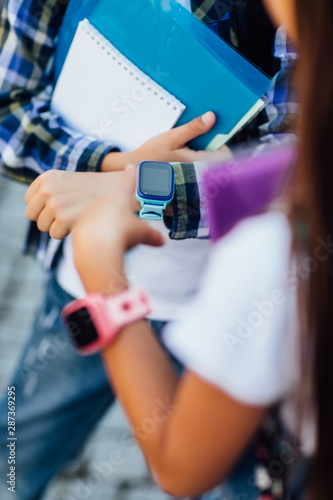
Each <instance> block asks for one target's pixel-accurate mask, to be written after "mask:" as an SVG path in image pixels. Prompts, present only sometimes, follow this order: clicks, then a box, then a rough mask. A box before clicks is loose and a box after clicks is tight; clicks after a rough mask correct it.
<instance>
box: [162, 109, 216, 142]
mask: <svg viewBox="0 0 333 500" xmlns="http://www.w3.org/2000/svg"><path fill="white" fill-rule="evenodd" d="M215 121H216V117H215V115H214V113H213V112H212V111H208V112H207V113H205V114H204V115H202V116H199V117H197V118H194V120H191V121H190V122H188V123H185V125H180V126H179V127H176V128H174V129H172V130H171V131H170V134H172V140H173V141H174V142H175V143H176V147H182V146H184V145H185V144H186V143H188V142H189V141H191V140H192V139H194V138H195V137H198V136H199V135H202V134H205V133H206V132H208V131H209V130H210V129H211V128H212V127H213V125H214V124H215Z"/></svg>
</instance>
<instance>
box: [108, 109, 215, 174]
mask: <svg viewBox="0 0 333 500" xmlns="http://www.w3.org/2000/svg"><path fill="white" fill-rule="evenodd" d="M214 123H215V115H214V113H212V112H211V111H208V113H205V114H204V115H202V116H199V117H198V118H195V119H194V120H192V121H190V122H188V123H186V124H185V125H180V126H179V127H175V128H173V129H171V130H169V131H168V132H164V133H163V134H159V135H157V136H155V137H153V138H152V139H149V140H148V141H146V142H145V143H144V144H143V145H142V146H140V147H139V148H138V149H136V150H135V151H131V152H130V153H109V154H107V155H106V156H105V158H104V160H103V163H102V170H103V171H105V172H107V171H112V170H121V169H123V168H125V166H126V165H127V164H129V163H132V164H134V165H138V164H139V163H140V162H142V161H149V160H152V161H165V162H168V163H170V162H195V161H200V160H202V159H205V160H207V161H209V159H215V157H216V152H215V151H194V150H193V149H190V148H189V147H187V146H186V144H187V143H188V142H189V141H191V140H192V139H194V138H195V137H198V136H199V135H203V134H205V133H206V132H208V131H209V130H210V129H211V128H212V127H213V125H214Z"/></svg>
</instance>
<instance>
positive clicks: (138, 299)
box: [62, 288, 152, 355]
mask: <svg viewBox="0 0 333 500" xmlns="http://www.w3.org/2000/svg"><path fill="white" fill-rule="evenodd" d="M151 311H152V304H151V300H150V297H149V295H148V292H147V290H146V289H145V288H133V289H128V290H125V291H123V292H120V293H117V294H115V295H110V296H107V295H103V294H100V293H91V294H88V295H87V296H86V297H85V298H83V299H77V300H73V302H70V303H69V304H68V305H67V306H65V307H64V309H63V310H62V318H63V320H64V322H65V325H66V327H67V329H68V331H69V334H70V338H71V340H72V342H73V344H74V347H75V349H76V350H77V351H78V352H79V353H80V354H83V355H87V354H93V353H95V352H98V351H100V350H101V349H103V348H104V347H106V346H107V345H109V344H111V343H112V342H113V341H114V340H115V338H116V337H117V335H118V333H119V332H120V331H121V330H122V328H124V326H126V325H129V324H130V323H134V322H135V321H138V320H139V319H143V318H145V317H146V316H147V315H148V314H149V313H151Z"/></svg>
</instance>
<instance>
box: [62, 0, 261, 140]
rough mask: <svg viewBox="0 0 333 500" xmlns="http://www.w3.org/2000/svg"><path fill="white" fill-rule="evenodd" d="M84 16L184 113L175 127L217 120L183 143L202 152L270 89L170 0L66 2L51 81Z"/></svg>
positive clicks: (247, 64)
mask: <svg viewBox="0 0 333 500" xmlns="http://www.w3.org/2000/svg"><path fill="white" fill-rule="evenodd" d="M84 18H87V19H88V20H89V21H90V22H91V24H93V26H95V27H96V28H97V29H98V30H99V31H100V32H101V33H102V34H103V35H104V36H105V37H106V38H107V39H108V40H110V42H111V43H112V44H113V45H114V46H115V47H116V48H117V49H118V50H119V51H120V52H122V53H123V54H124V55H125V56H126V57H127V58H128V59H130V60H131V61H132V62H133V63H134V64H135V65H136V66H138V67H139V68H140V69H141V70H142V71H143V72H144V73H146V74H147V75H148V76H149V77H150V78H152V79H153V80H155V81H156V82H157V83H158V84H159V85H161V86H162V87H163V88H165V89H166V90H167V91H168V92H170V93H171V94H173V95H174V96H175V97H176V98H177V99H179V100H180V101H181V102H182V103H183V104H184V105H185V106H186V110H185V111H184V113H183V114H182V116H181V117H180V119H179V121H178V123H177V125H181V124H183V123H186V122H188V121H189V120H191V119H192V118H194V117H196V116H199V115H201V114H202V113H204V112H206V111H209V110H210V111H214V112H215V114H216V116H217V122H216V124H215V126H214V127H213V129H212V130H211V131H210V132H208V133H207V134H205V135H204V136H201V137H198V138H196V139H195V140H194V141H192V142H191V143H190V146H191V147H193V148H194V149H205V148H206V147H207V145H208V144H209V143H211V141H212V140H213V139H214V138H215V137H216V135H217V134H229V133H230V131H231V130H232V129H233V128H234V127H235V126H236V125H237V123H238V122H239V121H240V120H241V119H242V118H243V116H244V115H245V114H246V113H248V111H249V110H250V109H251V108H252V107H253V106H254V105H255V103H256V102H257V101H258V100H259V99H260V98H261V97H262V96H263V94H265V92H266V91H267V89H268V88H269V86H270V83H271V82H270V79H269V78H268V77H267V76H266V75H264V74H263V73H262V72H261V71H260V70H259V69H257V68H256V67H255V66H253V65H252V64H251V63H250V62H249V61H248V60H246V59H245V58H244V57H243V56H241V55H240V54H239V53H238V52H237V51H236V50H234V49H233V48H232V47H230V46H229V45H228V44H227V43H226V42H224V41H223V40H222V39H221V38H220V37H219V36H218V35H216V34H215V33H214V32H213V31H212V30H211V29H210V28H208V27H207V26H206V25H205V24H204V23H202V22H201V21H200V20H199V19H197V18H196V17H195V16H194V15H193V14H192V13H191V12H188V11H187V10H186V9H185V8H184V7H183V6H182V5H181V4H179V2H178V1H177V0H126V1H124V0H99V1H98V2H97V4H96V3H95V2H93V1H92V0H71V1H70V3H69V6H68V8H67V12H66V15H65V18H64V22H63V25H62V28H61V32H60V37H59V43H58V49H57V54H56V66H55V78H56V79H57V78H58V77H59V74H60V72H61V69H62V66H63V63H64V61H65V58H66V55H67V52H68V50H69V47H70V44H71V42H72V39H73V37H74V34H75V31H76V28H77V25H78V23H79V21H81V20H82V19H84Z"/></svg>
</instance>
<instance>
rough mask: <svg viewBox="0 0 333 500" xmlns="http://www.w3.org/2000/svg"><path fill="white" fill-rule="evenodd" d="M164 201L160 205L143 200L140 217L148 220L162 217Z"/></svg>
mask: <svg viewBox="0 0 333 500" xmlns="http://www.w3.org/2000/svg"><path fill="white" fill-rule="evenodd" d="M165 205H166V204H165V203H164V204H163V205H162V204H161V205H157V204H155V203H154V204H150V203H146V202H144V203H143V205H142V208H141V210H140V217H142V218H143V219H149V220H161V219H163V210H164V209H165Z"/></svg>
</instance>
